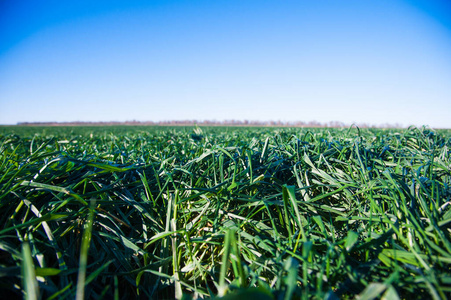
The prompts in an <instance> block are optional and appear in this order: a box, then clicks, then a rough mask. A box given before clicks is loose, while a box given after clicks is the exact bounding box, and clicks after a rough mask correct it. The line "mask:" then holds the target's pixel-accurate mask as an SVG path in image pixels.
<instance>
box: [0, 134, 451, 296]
mask: <svg viewBox="0 0 451 300" xmlns="http://www.w3.org/2000/svg"><path fill="white" fill-rule="evenodd" d="M2 130H3V131H2V132H3V133H2V134H1V135H0V145H1V146H0V166H1V168H0V170H1V171H0V172H1V173H0V211H1V214H0V222H1V224H2V226H1V227H0V268H1V269H0V276H1V277H2V280H1V282H2V283H1V284H0V288H1V289H2V290H4V292H5V293H8V295H16V296H17V297H22V296H23V295H30V296H31V295H33V293H35V292H34V291H36V290H38V291H39V294H40V295H41V296H42V297H43V298H52V297H53V298H65V297H66V298H74V297H75V296H78V297H80V298H108V299H109V298H113V297H116V298H119V299H126V298H138V297H142V298H146V299H147V298H160V299H170V298H175V297H177V298H181V297H182V295H189V296H190V297H199V298H205V297H212V296H217V295H219V296H222V295H227V297H232V296H233V295H236V297H239V295H242V294H245V293H255V294H256V295H257V294H258V295H260V296H261V295H266V296H267V297H268V298H269V299H276V298H277V299H290V298H325V297H338V298H355V297H360V298H361V299H373V298H377V297H382V296H383V295H385V297H392V298H396V297H400V298H416V299H420V298H435V299H446V298H449V297H450V296H451V276H450V275H451V273H450V263H451V244H450V226H451V210H450V206H449V204H450V195H451V190H450V175H451V174H450V151H449V149H450V146H451V140H450V132H448V131H440V132H436V131H433V130H430V129H427V128H421V129H417V128H409V129H408V130H404V131H399V130H398V131H395V130H373V129H370V130H358V129H356V128H350V129H342V130H340V129H312V130H307V129H286V128H285V129H262V128H261V129H252V128H251V129H249V128H243V129H236V128H233V129H230V128H202V129H201V128H159V129H155V128H141V127H138V128H133V127H130V128H128V127H117V128H116V127H115V128H94V127H93V128H83V127H81V128H41V129H37V128H28V127H27V128H20V127H14V128H2ZM21 130H22V131H21ZM12 132H14V133H12ZM27 247H28V248H27ZM21 249H22V250H21ZM21 268H22V270H24V271H22V274H23V275H21V271H20V270H21ZM33 270H35V271H34V272H35V276H34V278H35V280H34V281H33V280H32V279H33V276H32V274H33V272H32V271H33ZM32 282H34V283H36V287H34V285H33V284H34V283H32ZM246 297H249V296H246ZM261 297H264V296H261Z"/></svg>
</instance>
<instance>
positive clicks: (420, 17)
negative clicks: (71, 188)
mask: <svg viewBox="0 0 451 300" xmlns="http://www.w3.org/2000/svg"><path fill="white" fill-rule="evenodd" d="M450 113H451V2H450V1H401V0H391V1H387V0H381V1H264V0H263V1H262V0H260V1H253V0H246V1H221V0H219V1H197V0H194V1H71V4H68V1H8V0H7V1H3V2H0V124H15V123H17V122H26V121H28V122H36V121H60V122H62V121H127V120H140V121H147V120H152V121H162V120H185V119H190V120H191V119H197V120H218V121H220V120H231V119H236V120H245V119H247V120H276V121H277V120H281V121H311V120H316V121H319V122H329V121H341V122H344V123H348V124H351V123H353V122H357V123H368V124H375V125H380V124H384V123H391V124H395V123H399V124H401V125H403V126H408V125H412V124H413V125H417V126H421V125H429V126H432V127H436V128H451V118H450V117H449V115H450Z"/></svg>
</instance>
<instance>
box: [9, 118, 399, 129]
mask: <svg viewBox="0 0 451 300" xmlns="http://www.w3.org/2000/svg"><path fill="white" fill-rule="evenodd" d="M17 125H20V126H113V125H130V126H194V125H200V126H249V127H252V126H256V127H265V126H266V127H309V128H311V127H329V128H340V127H349V126H351V125H352V124H345V123H343V122H339V121H330V122H325V123H321V122H318V121H309V122H304V121H288V122H284V121H255V120H253V121H252V120H224V121H216V120H203V121H199V120H171V121H156V122H154V121H136V120H133V121H125V122H118V121H110V122H83V121H75V122H19V123H17ZM355 125H357V126H358V127H360V128H402V127H403V126H402V125H400V124H398V123H396V124H388V123H385V124H380V125H372V124H367V123H358V124H355Z"/></svg>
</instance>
